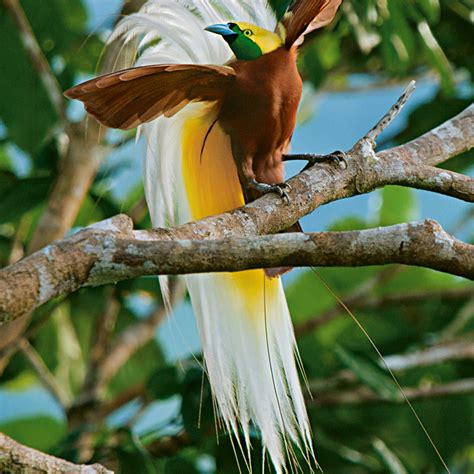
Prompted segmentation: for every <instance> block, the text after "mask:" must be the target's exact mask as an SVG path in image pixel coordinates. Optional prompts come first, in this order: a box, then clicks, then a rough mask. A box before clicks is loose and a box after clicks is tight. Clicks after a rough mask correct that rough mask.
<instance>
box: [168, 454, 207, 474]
mask: <svg viewBox="0 0 474 474" xmlns="http://www.w3.org/2000/svg"><path fill="white" fill-rule="evenodd" d="M199 472H200V471H199V470H198V469H197V468H196V466H195V465H194V463H193V462H192V461H190V460H189V459H187V458H185V457H182V456H179V457H174V458H171V459H170V460H168V461H167V462H166V464H165V474H183V473H186V474H199Z"/></svg>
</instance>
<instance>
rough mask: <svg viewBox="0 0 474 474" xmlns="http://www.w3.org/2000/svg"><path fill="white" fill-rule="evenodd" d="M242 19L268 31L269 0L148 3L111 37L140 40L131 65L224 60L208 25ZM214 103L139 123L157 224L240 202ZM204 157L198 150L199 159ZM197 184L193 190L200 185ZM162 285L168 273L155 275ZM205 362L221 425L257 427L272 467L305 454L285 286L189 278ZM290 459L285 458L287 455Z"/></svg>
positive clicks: (308, 452) (248, 278) (308, 447)
mask: <svg viewBox="0 0 474 474" xmlns="http://www.w3.org/2000/svg"><path fill="white" fill-rule="evenodd" d="M231 20H238V21H249V22H252V23H256V24H258V25H260V26H262V27H264V28H267V29H269V30H273V29H274V28H275V26H276V18H275V16H274V14H273V12H272V10H271V9H270V8H269V6H268V5H267V2H266V1H263V0H256V1H252V2H245V1H240V0H225V1H209V0H151V1H149V2H148V3H146V4H145V5H144V7H143V8H142V9H141V11H140V12H139V13H137V14H134V15H131V16H129V17H127V18H125V19H124V20H122V22H121V23H120V24H119V25H118V26H117V28H116V30H115V32H114V33H113V35H112V38H111V40H113V39H116V38H119V37H121V38H123V39H124V40H125V42H129V41H131V40H136V39H138V40H139V51H141V52H142V54H141V56H140V57H139V58H138V61H137V65H144V64H159V63H188V64H189V63H200V64H224V63H226V62H227V61H228V60H229V59H230V57H231V53H230V50H229V48H228V47H227V46H226V45H225V43H224V42H223V41H222V40H220V39H219V38H217V37H216V36H214V35H210V34H208V33H206V32H205V31H204V28H205V27H206V26H208V25H210V24H214V23H218V22H225V21H231ZM214 108H215V105H214V104H190V105H188V106H187V107H185V108H184V109H183V110H182V111H181V112H179V113H177V114H176V115H175V116H174V117H172V118H164V117H162V118H159V119H157V120H155V121H153V122H152V123H149V124H147V125H145V126H143V127H142V133H143V134H144V135H145V137H146V140H147V144H148V147H147V151H146V155H145V158H144V165H143V169H144V183H145V192H146V198H147V202H148V207H149V210H150V214H151V217H152V221H153V224H154V225H155V226H160V227H163V226H172V225H176V224H181V223H184V222H188V221H190V220H195V219H198V218H201V217H204V216H205V215H209V214H215V213H218V212H224V211H226V210H229V209H231V208H233V207H237V206H239V205H241V204H243V196H242V192H241V189H240V184H239V181H238V177H237V172H236V169H235V165H234V163H233V160H232V155H231V147H230V141H229V138H228V137H227V136H226V135H225V134H224V132H223V131H222V130H221V129H220V127H219V126H216V127H214V128H213V129H212V132H211V133H210V134H209V136H208V139H207V141H206V147H205V148H206V150H205V152H204V154H203V155H202V143H203V140H204V137H205V136H206V134H207V132H208V131H209V129H210V126H211V125H212V124H213V122H214V120H215V117H216V111H215V110H214ZM200 155H202V156H200ZM198 190H199V192H197V191H198ZM161 282H162V289H164V288H165V287H166V279H165V278H161ZM186 283H187V286H188V290H189V293H190V296H191V301H192V305H193V309H194V312H195V315H196V319H197V323H198V327H199V331H200V335H201V340H202V345H203V351H204V359H205V364H206V369H207V372H208V376H209V380H210V382H211V387H212V391H213V395H214V397H215V399H216V401H217V405H218V408H219V411H220V416H221V417H222V420H223V421H224V425H225V426H226V428H227V429H228V430H229V432H231V433H233V434H234V435H235V436H238V435H239V433H242V434H243V436H244V439H245V441H246V444H247V447H248V448H249V447H250V426H251V422H253V423H254V424H255V425H256V426H257V427H258V429H259V430H260V432H261V437H262V441H263V444H264V447H265V449H266V450H267V451H268V453H269V455H270V458H271V460H272V462H273V465H274V466H275V469H276V471H277V473H282V472H285V471H286V468H285V462H286V460H287V459H288V458H291V457H292V453H293V451H292V443H293V444H295V445H297V446H298V447H299V448H300V450H301V452H302V453H303V454H304V455H305V456H307V457H312V444H311V433H310V427H309V423H308V419H307V415H306V408H305V405H304V399H303V395H302V392H301V387H300V382H299V379H298V371H297V367H296V364H295V351H296V343H295V338H294V333H293V327H292V323H291V318H290V314H289V311H288V306H287V303H286V299H285V295H284V292H283V287H282V284H281V281H280V280H279V279H268V278H267V277H266V276H265V275H264V272H263V271H262V270H252V271H248V272H239V273H232V274H231V273H224V274H207V275H190V276H187V277H186ZM290 462H291V459H290Z"/></svg>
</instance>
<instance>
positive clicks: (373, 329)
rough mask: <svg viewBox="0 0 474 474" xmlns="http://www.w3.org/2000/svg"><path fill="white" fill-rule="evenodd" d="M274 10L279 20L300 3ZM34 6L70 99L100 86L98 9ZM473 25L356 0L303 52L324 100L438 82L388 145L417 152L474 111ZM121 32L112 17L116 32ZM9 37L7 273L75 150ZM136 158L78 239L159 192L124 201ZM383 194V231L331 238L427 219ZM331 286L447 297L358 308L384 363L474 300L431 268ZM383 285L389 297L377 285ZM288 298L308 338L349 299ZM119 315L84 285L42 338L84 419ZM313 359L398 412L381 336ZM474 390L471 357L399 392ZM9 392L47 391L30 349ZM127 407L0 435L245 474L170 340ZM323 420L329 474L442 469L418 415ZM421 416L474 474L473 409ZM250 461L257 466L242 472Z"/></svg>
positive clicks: (2, 246) (320, 335)
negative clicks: (406, 145) (92, 16)
mask: <svg viewBox="0 0 474 474" xmlns="http://www.w3.org/2000/svg"><path fill="white" fill-rule="evenodd" d="M97 1H99V0H97ZM272 3H273V4H274V6H275V8H276V9H277V10H278V11H279V12H280V14H281V13H282V12H283V11H284V10H285V8H286V6H287V4H288V0H272ZM21 5H22V6H23V8H24V10H25V12H26V15H27V17H28V18H29V20H30V22H31V25H32V27H33V30H34V32H35V34H36V36H37V38H38V41H39V44H40V46H41V48H42V50H43V53H44V54H45V56H46V58H47V60H48V62H49V63H50V65H51V67H52V69H53V72H54V74H55V75H56V77H57V80H58V82H59V84H60V86H61V87H62V88H63V89H66V88H67V87H69V86H71V85H72V84H73V83H76V82H77V81H79V80H80V79H83V78H84V77H89V76H92V75H94V74H95V71H96V68H97V63H98V61H99V57H100V54H101V52H102V49H103V46H104V42H103V37H104V36H103V34H102V31H100V30H99V31H89V29H88V23H87V22H88V10H87V8H86V6H85V4H84V2H83V1H81V0H43V1H41V2H39V1H38V0H21ZM473 16H474V13H473V5H472V2H471V1H470V0H420V1H418V0H417V1H415V0H355V1H345V2H344V3H343V6H342V8H341V11H340V13H339V14H338V20H337V22H335V23H334V24H333V25H331V26H330V27H328V28H327V29H324V30H321V31H318V32H315V33H314V34H313V35H312V36H313V38H308V39H307V40H306V42H305V46H304V48H303V51H302V53H301V55H300V67H301V70H302V74H303V76H304V78H305V79H306V80H307V81H308V82H310V83H311V84H312V85H313V86H314V88H315V89H317V90H321V89H322V88H326V89H330V90H354V89H357V88H361V89H367V88H379V87H386V86H388V85H390V84H398V83H400V82H403V83H405V82H406V81H407V79H408V78H413V77H422V78H428V79H430V80H432V81H435V82H436V83H437V84H438V86H437V92H436V96H435V97H434V98H433V100H431V101H429V102H427V103H422V104H419V105H418V106H417V107H415V108H414V109H412V110H411V112H410V114H409V117H408V120H407V123H406V126H405V127H404V129H403V130H401V131H400V132H399V133H398V134H397V135H396V136H394V137H392V138H390V143H401V142H405V141H407V140H410V139H412V138H415V137H416V136H418V135H420V134H421V133H424V132H425V131H427V130H429V129H431V128H433V127H434V126H436V125H438V124H440V123H441V122H443V121H444V120H446V119H448V118H449V117H451V116H453V115H454V114H456V113H458V112H460V111H461V110H462V109H463V108H465V107H466V106H467V105H468V104H469V103H470V102H471V101H472V95H473V85H472V74H473V73H474V43H473V41H472V38H473V27H472V21H473V20H472V19H473ZM111 24H112V22H111V20H110V21H109V22H108V25H109V26H110V25H111ZM0 32H1V37H2V47H1V48H0V61H1V64H2V74H0V90H1V92H0V111H1V122H0V267H1V266H5V265H7V264H8V263H9V262H11V261H12V259H13V257H14V255H18V254H19V255H21V254H22V253H23V252H24V251H25V249H26V248H27V246H28V242H29V239H30V238H31V235H32V232H33V231H34V229H35V226H36V223H37V221H38V218H39V216H40V214H41V212H42V210H43V209H44V207H45V203H46V199H47V197H48V193H49V191H50V189H51V185H52V183H53V180H54V179H55V177H56V176H57V174H58V172H59V171H60V156H61V152H60V149H61V140H60V137H59V135H58V133H59V131H60V130H59V127H58V117H57V116H56V114H55V112H54V109H53V107H52V105H51V104H50V102H49V99H48V96H47V94H46V91H45V89H44V87H43V85H42V83H41V81H40V80H39V77H38V74H37V72H36V70H35V69H34V68H33V66H32V65H31V62H30V60H29V58H28V56H27V54H26V52H25V50H24V49H23V46H22V43H21V41H20V37H19V35H18V32H17V30H16V28H15V26H14V24H13V22H12V21H11V19H10V17H9V16H8V14H7V13H6V10H5V8H4V7H3V5H0ZM361 77H362V78H363V80H362V81H361ZM361 83H362V86H358V84H359V85H360V84H361ZM69 107H70V109H69V113H70V114H71V116H74V117H78V116H79V115H78V110H77V108H76V106H75V105H74V104H70V105H69ZM127 137H128V136H127V135H121V134H117V133H116V132H114V133H111V134H110V135H108V136H107V140H109V141H110V143H119V142H120V140H122V139H126V138H127ZM136 154H137V150H135V149H134V148H133V146H128V145H127V144H126V145H124V146H122V147H117V150H115V151H114V152H113V153H111V157H110V159H108V160H107V161H106V162H105V163H104V164H103V166H102V168H101V170H100V172H99V173H98V174H97V176H96V179H95V181H94V183H93V185H92V187H91V189H90V192H89V195H88V196H87V199H86V200H85V202H84V203H83V206H82V208H81V210H80V212H79V215H78V216H77V220H76V223H75V225H76V226H77V227H81V226H85V225H88V224H90V223H92V222H95V221H98V220H101V219H105V218H107V217H110V216H112V215H114V214H117V213H119V212H131V211H132V210H136V205H137V203H138V202H139V201H140V199H141V197H142V194H143V192H142V188H141V185H140V184H133V185H131V186H130V187H127V186H124V187H125V191H123V190H122V192H121V193H119V194H118V193H116V192H114V191H115V190H114V189H113V188H114V185H115V183H116V181H117V180H118V179H122V182H123V175H124V173H125V174H126V173H127V172H128V173H129V172H130V169H132V168H135V167H136V163H135V161H134V156H135V155H136ZM118 155H119V156H118ZM117 156H118V157H117ZM472 163H473V155H472V152H471V153H470V154H465V155H463V156H461V157H457V158H455V159H453V160H451V161H450V162H449V163H447V166H448V167H449V168H450V169H454V170H456V171H461V172H462V171H466V170H467V169H468V168H469V167H470V166H472ZM374 196H375V200H376V201H377V212H375V213H374V214H373V215H371V217H370V218H367V219H360V218H357V217H354V216H352V215H350V214H349V215H345V216H339V217H338V220H337V221H335V222H334V223H333V225H332V229H333V230H345V229H354V228H359V229H360V228H368V227H373V226H378V225H389V224H394V223H398V222H403V221H407V220H410V219H412V218H413V217H415V216H416V215H417V212H418V206H419V203H418V201H417V198H416V194H415V193H414V192H413V191H411V190H409V189H401V188H393V187H392V188H385V189H383V190H381V191H380V192H377V193H376V194H375V195H374ZM136 220H137V226H138V227H148V226H150V223H149V218H148V217H147V216H146V214H145V213H144V212H142V213H139V214H138V218H137V219H136ZM392 270H393V271H392ZM320 272H321V274H322V276H323V277H324V279H325V280H326V281H327V282H328V283H329V285H330V286H331V287H332V288H334V290H335V291H336V292H337V293H339V294H341V295H348V294H350V293H351V292H352V291H355V290H357V289H358V288H361V287H367V286H368V287H369V288H370V291H369V293H368V294H367V295H366V297H367V299H369V298H370V299H371V300H376V299H377V298H379V299H380V298H383V297H386V296H394V295H404V294H408V293H410V292H415V291H427V292H431V297H429V298H426V299H422V300H420V301H414V302H411V303H403V304H391V305H382V306H380V307H370V305H368V306H366V307H364V306H363V305H362V307H361V308H359V309H358V310H357V316H358V318H359V319H360V321H361V323H362V324H363V325H364V327H365V329H366V330H367V332H368V333H369V334H370V335H371V336H372V337H373V339H374V340H375V342H376V344H377V345H378V347H379V348H380V350H381V352H382V353H383V354H391V353H405V352H409V351H413V350H415V349H417V348H423V347H426V346H429V345H430V344H433V343H436V341H438V340H439V338H440V334H442V333H443V331H444V330H445V329H446V328H447V327H448V326H449V325H450V324H451V323H452V322H453V321H455V320H458V319H459V318H461V315H462V314H465V313H466V311H469V307H468V303H467V302H466V300H465V299H459V300H452V299H451V300H446V299H443V298H441V297H437V292H439V293H441V292H443V291H446V290H449V289H456V288H462V287H463V286H464V285H466V283H465V282H462V281H459V279H457V278H454V277H450V276H447V275H442V274H439V273H436V272H432V271H428V270H424V269H419V268H398V269H389V271H388V272H387V269H381V268H354V269H343V270H339V269H325V270H321V271H320ZM374 281H375V282H377V281H379V282H380V283H379V284H372V283H371V282H374ZM157 289H158V285H157V283H156V281H155V279H150V278H142V279H137V280H136V281H133V282H123V283H120V284H118V285H116V286H115V288H114V301H115V304H117V305H118V313H117V319H116V322H115V324H113V325H112V327H111V328H110V334H109V340H108V342H107V343H106V345H107V346H108V347H109V346H110V344H112V343H113V342H114V341H116V340H117V339H116V338H117V337H118V335H120V334H121V333H122V331H124V330H126V329H127V328H130V327H132V326H134V325H136V324H139V323H140V322H141V321H142V320H143V318H144V317H148V316H150V315H151V314H152V313H153V311H155V309H156V308H157V307H158V306H159V305H160V304H161V301H160V297H159V295H158V294H157ZM287 294H288V300H289V305H290V308H291V312H292V315H293V318H294V321H295V324H296V325H297V327H298V325H300V324H303V323H305V322H306V321H307V320H308V319H310V318H318V317H320V316H322V315H324V314H325V312H327V311H328V310H330V309H331V308H333V307H334V305H335V302H334V298H333V296H332V295H331V294H330V293H328V292H327V291H326V289H325V288H324V286H323V285H321V283H320V281H319V280H318V279H317V278H316V276H315V275H314V274H313V273H311V272H301V273H299V274H298V276H297V277H296V278H295V279H294V280H293V281H292V283H291V285H290V286H289V288H288V291H287ZM131 301H140V304H137V303H136V304H132V303H131ZM108 302H110V288H95V289H84V290H81V291H79V292H78V293H76V294H74V295H71V296H70V297H68V298H66V299H64V300H58V301H53V302H50V303H49V304H47V305H44V306H43V307H42V308H40V309H38V310H37V311H36V312H35V314H34V317H33V321H32V323H31V327H30V332H29V336H30V340H31V342H32V344H33V345H34V347H35V349H36V351H37V353H38V355H39V356H40V357H41V358H42V359H43V361H44V362H45V364H46V366H47V367H48V369H49V370H50V371H51V373H52V374H53V376H54V377H55V379H56V381H57V382H58V384H60V386H61V388H62V390H63V391H64V392H65V394H66V395H67V397H68V399H69V400H70V401H71V402H75V403H76V407H75V408H76V409H77V410H79V411H80V410H81V409H83V411H84V413H85V412H86V411H87V407H88V405H87V404H84V406H82V408H81V405H80V403H79V402H80V401H79V400H78V399H77V397H78V395H79V394H80V393H81V390H82V388H83V384H84V377H85V374H86V371H87V367H88V364H89V363H90V359H91V347H92V346H93V341H94V337H95V335H96V333H97V328H98V327H99V325H100V322H101V319H102V318H103V316H104V314H105V312H106V311H107V305H108V304H109V303H108ZM471 313H472V305H471ZM468 316H471V318H470V319H469V318H466V317H465V316H464V319H465V321H464V320H463V321H464V325H462V327H460V329H459V334H457V336H463V335H464V336H465V335H466V334H472V332H473V331H474V322H473V319H474V318H473V317H472V316H473V315H472V314H468ZM299 346H300V351H301V357H302V359H303V362H304V365H305V367H306V371H307V375H308V378H309V379H310V380H312V381H313V380H316V381H317V380H321V379H331V377H334V375H335V374H337V373H338V372H339V371H340V370H346V371H350V372H351V373H352V374H354V376H355V378H356V382H357V384H359V385H361V386H363V387H365V388H367V389H371V390H373V391H374V392H375V393H377V394H379V395H380V396H382V397H384V398H385V399H386V400H392V399H394V398H395V399H396V398H398V397H399V393H398V392H397V391H396V390H395V389H394V386H393V384H392V382H391V380H390V379H389V377H388V375H387V373H386V372H385V371H384V370H383V369H381V368H380V364H379V361H378V360H377V356H376V354H374V352H373V350H372V348H371V346H370V344H369V343H368V341H367V339H366V337H365V336H364V335H363V334H362V333H361V332H359V331H358V330H357V328H356V327H355V325H354V323H353V321H352V320H351V319H350V318H349V317H348V316H347V315H344V314H343V312H342V311H341V314H339V315H338V316H337V317H335V318H333V319H331V320H329V321H328V322H326V323H325V324H321V325H320V326H318V328H317V329H316V330H313V331H309V332H306V333H304V334H303V335H301V336H300V338H299ZM473 376H474V368H473V367H472V364H468V363H465V362H460V361H458V362H449V363H444V364H439V365H436V366H432V367H428V368H416V369H412V370H407V371H404V372H402V373H399V377H400V381H401V383H402V384H403V385H406V386H410V387H421V386H429V385H430V384H437V383H448V382H450V381H455V380H460V379H463V378H469V377H473ZM0 383H1V384H2V385H1V387H2V389H3V392H2V393H3V394H4V395H5V394H6V395H8V396H9V397H14V396H15V395H16V394H17V393H19V392H20V391H21V390H25V389H28V388H32V387H36V386H37V385H38V383H39V381H38V379H37V377H36V376H35V375H34V373H33V372H32V369H31V367H30V365H29V363H28V361H27V360H26V358H25V356H24V355H23V354H22V353H20V352H18V353H16V354H15V355H14V356H13V357H12V359H11V361H10V363H9V365H8V366H7V367H6V369H5V371H4V372H3V375H2V378H1V379H0ZM341 388H347V387H344V386H343V387H341ZM137 389H139V392H140V396H139V397H138V398H135V401H134V402H130V403H129V401H130V400H129V399H128V398H127V397H126V395H127V393H129V392H130V391H131V392H133V391H134V390H137ZM121 397H122V398H123V401H122V403H121V404H120V403H118V405H117V407H116V408H115V409H114V410H112V411H111V412H110V413H109V414H112V415H113V416H112V418H110V417H108V416H105V415H102V414H101V413H102V412H101V406H102V405H100V403H101V401H100V400H99V401H98V402H97V401H95V402H94V403H99V406H96V405H94V404H92V405H91V406H92V414H93V416H92V417H89V418H87V417H86V416H85V417H84V420H82V421H83V422H82V423H79V424H75V423H73V422H72V421H71V419H69V420H67V416H68V415H69V416H70V415H71V412H68V411H64V412H63V416H62V417H60V418H59V419H56V418H53V417H52V415H51V416H45V415H35V416H21V415H19V414H16V413H3V412H2V413H1V415H2V417H1V418H0V431H3V432H5V433H6V434H8V435H10V436H13V437H14V438H15V439H17V440H19V441H20V442H23V443H26V444H28V445H30V446H33V447H36V448H39V449H42V450H45V451H49V452H51V453H54V454H56V455H60V456H63V457H65V458H67V459H70V460H72V461H87V462H89V461H91V462H92V461H98V462H102V463H104V464H107V465H110V466H111V467H112V468H114V469H115V470H116V471H117V472H123V473H129V472H140V473H141V472H144V473H153V472H159V473H166V474H174V473H194V472H196V473H198V472H199V473H212V472H218V473H226V474H227V473H233V472H239V468H238V466H237V463H236V462H235V451H236V450H235V446H233V445H232V443H231V440H229V438H228V437H227V436H226V435H225V434H223V433H222V432H221V433H220V435H219V436H220V440H219V444H217V442H216V434H215V430H216V425H215V420H214V407H213V402H212V397H211V391H210V387H209V385H208V383H207V380H206V378H205V377H204V376H203V372H202V368H201V365H200V361H199V360H194V359H192V360H188V361H183V362H182V363H180V364H174V363H173V362H170V361H167V360H166V357H165V355H164V353H163V350H162V348H161V347H160V344H159V342H158V341H157V340H156V339H152V340H151V341H150V342H149V343H148V344H147V345H145V346H144V347H143V348H141V349H140V350H139V351H137V352H135V353H134V354H133V355H132V356H131V357H130V358H129V359H128V360H127V361H126V363H125V364H124V365H123V366H122V367H121V369H120V370H119V371H118V373H117V374H116V375H115V376H114V377H113V378H112V380H111V381H110V382H109V383H108V384H107V386H106V387H105V400H104V401H105V404H107V403H109V402H117V400H119V401H120V400H121ZM173 401H175V402H176V401H177V405H176V413H172V414H170V412H169V409H165V408H163V410H165V411H166V410H168V412H167V413H168V414H169V415H170V417H169V419H168V420H165V421H164V422H163V423H161V424H159V425H156V426H155V427H154V428H153V429H150V428H147V429H146V430H143V429H142V430H141V429H140V428H139V427H137V426H139V422H140V421H143V420H144V419H147V418H148V417H149V416H151V415H150V413H152V412H149V411H147V410H146V408H147V407H155V408H156V407H164V406H165V405H166V404H169V403H172V402H173ZM312 407H313V408H311V409H310V417H311V421H312V425H313V427H314V432H315V444H316V449H317V454H318V460H319V462H320V463H321V465H322V466H323V467H324V469H325V471H326V472H330V473H354V474H358V473H386V472H393V473H404V472H408V473H423V472H426V473H428V472H429V473H434V472H442V469H441V467H440V465H439V462H438V461H437V459H436V457H435V455H434V453H433V450H432V448H431V447H430V446H429V444H428V442H427V440H426V438H425V436H424V435H423V433H422V432H421V430H420V428H419V426H418V425H417V424H416V421H415V420H414V418H413V416H412V414H411V413H410V411H409V410H408V408H407V407H406V406H405V405H401V404H390V403H386V404H374V405H366V406H357V407H354V406H335V407H314V404H313V405H312ZM415 407H416V409H417V411H418V413H419V414H420V417H421V418H422V419H423V421H424V422H425V424H426V426H427V429H428V431H429V433H430V435H431V436H432V437H433V440H434V441H435V443H436V445H437V446H438V447H439V449H440V451H441V452H442V453H443V454H444V456H445V457H446V459H447V461H448V463H449V465H450V467H451V468H452V470H453V472H458V473H470V472H474V423H473V422H472V414H473V411H474V399H473V396H472V395H458V396H454V397H450V398H445V399H438V400H430V401H420V402H417V403H415ZM102 408H103V407H102ZM58 409H59V407H58ZM142 409H143V410H144V411H142ZM38 410H39V411H41V407H38ZM18 412H19V413H20V412H21V410H18ZM153 413H155V412H153ZM70 418H71V417H70ZM183 430H184V431H185V434H186V436H185V437H184V438H183V437H182V431H183ZM180 436H181V438H180ZM252 436H253V438H254V439H253V442H254V443H253V444H254V449H253V451H252V456H253V461H254V472H255V473H259V472H261V460H260V455H261V446H260V444H259V440H258V435H257V433H253V434H252ZM84 439H87V440H89V448H90V450H89V451H87V450H86V454H87V456H86V458H84V457H83V456H84V452H81V449H80V446H81V443H83V441H84ZM237 451H238V449H237ZM81 456H82V457H81ZM237 456H240V454H237ZM240 465H241V467H243V466H245V464H244V461H243V459H242V458H240ZM267 472H269V471H268V469H267Z"/></svg>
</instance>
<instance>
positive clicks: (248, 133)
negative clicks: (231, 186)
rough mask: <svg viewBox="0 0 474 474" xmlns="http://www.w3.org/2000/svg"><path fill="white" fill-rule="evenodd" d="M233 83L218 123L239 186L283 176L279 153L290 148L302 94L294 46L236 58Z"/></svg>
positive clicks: (233, 66)
mask: <svg viewBox="0 0 474 474" xmlns="http://www.w3.org/2000/svg"><path fill="white" fill-rule="evenodd" d="M230 66H231V67H232V68H233V69H235V71H236V73H237V74H236V79H235V82H234V85H233V87H231V88H230V89H229V90H228V93H227V95H226V97H225V99H224V101H223V103H222V108H221V112H220V114H219V122H220V124H221V126H222V128H223V129H224V130H225V131H226V132H227V133H228V134H229V135H230V137H231V140H232V151H233V155H234V159H235V162H236V165H237V169H238V170H239V174H240V179H241V182H242V185H243V186H244V187H247V186H246V185H247V183H248V182H249V181H250V180H256V181H257V182H260V183H266V184H275V183H282V182H283V181H284V169H283V162H282V155H283V154H284V153H286V151H287V150H288V148H289V144H290V140H291V136H292V135H293V130H294V128H295V125H296V112H297V110H298V104H299V101H300V99H301V91H302V80H301V77H300V75H299V72H298V69H297V67H296V48H291V49H290V50H288V49H286V48H284V47H281V48H279V49H277V50H275V51H273V52H272V53H269V54H265V55H263V56H261V57H260V58H258V59H255V60H253V61H235V62H233V63H231V64H230Z"/></svg>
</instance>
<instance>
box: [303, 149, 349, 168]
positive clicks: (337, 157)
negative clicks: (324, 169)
mask: <svg viewBox="0 0 474 474" xmlns="http://www.w3.org/2000/svg"><path fill="white" fill-rule="evenodd" d="M328 161H331V162H333V163H335V164H337V165H338V166H340V167H341V168H342V169H347V155H346V153H345V152H343V151H340V150H336V151H333V152H332V153H329V154H328V155H311V156H309V157H308V165H307V166H306V168H305V169H308V168H311V167H312V166H314V165H316V164H318V163H326V162H328Z"/></svg>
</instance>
